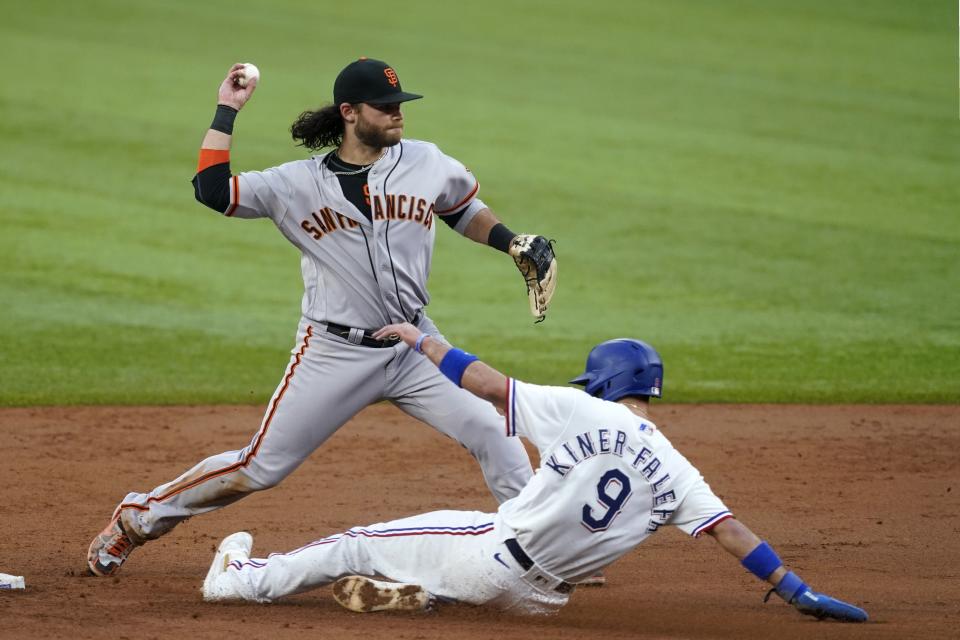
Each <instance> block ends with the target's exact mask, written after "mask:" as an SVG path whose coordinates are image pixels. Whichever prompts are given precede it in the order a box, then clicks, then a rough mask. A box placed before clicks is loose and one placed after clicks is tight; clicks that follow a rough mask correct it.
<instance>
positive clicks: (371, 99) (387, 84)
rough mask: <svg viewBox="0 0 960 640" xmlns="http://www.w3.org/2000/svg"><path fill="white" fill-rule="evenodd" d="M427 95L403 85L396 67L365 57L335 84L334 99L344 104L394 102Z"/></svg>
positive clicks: (356, 62) (335, 101) (349, 66)
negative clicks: (405, 88)
mask: <svg viewBox="0 0 960 640" xmlns="http://www.w3.org/2000/svg"><path fill="white" fill-rule="evenodd" d="M422 97H423V96H421V95H419V94H416V93H407V92H406V91H404V90H403V89H401V88H400V78H398V77H397V72H396V71H394V70H393V67H391V66H390V65H388V64H387V63H386V62H384V61H382V60H374V59H373V58H367V57H363V58H360V59H359V60H357V61H355V62H351V63H350V64H348V65H347V66H346V67H344V68H343V71H341V72H340V75H338V76H337V79H336V81H334V83H333V102H334V104H338V105H339V104H343V103H344V102H349V103H351V104H356V103H358V102H366V103H367V104H393V103H394V102H406V101H408V100H417V99H419V98H422Z"/></svg>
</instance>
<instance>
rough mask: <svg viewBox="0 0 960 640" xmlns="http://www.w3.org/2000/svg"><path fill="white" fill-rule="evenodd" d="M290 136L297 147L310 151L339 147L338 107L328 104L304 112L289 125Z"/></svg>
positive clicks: (339, 118)
mask: <svg viewBox="0 0 960 640" xmlns="http://www.w3.org/2000/svg"><path fill="white" fill-rule="evenodd" d="M290 135H292V136H293V139H294V140H296V141H297V144H298V145H299V146H301V147H306V148H307V149H310V150H312V151H317V150H319V149H323V148H324V147H339V146H340V143H342V142H343V118H342V117H341V116H340V107H338V106H337V105H335V104H328V105H326V106H324V107H320V108H319V109H317V110H316V111H304V112H303V113H301V114H300V115H299V116H297V119H296V120H295V121H294V123H293V124H292V125H290Z"/></svg>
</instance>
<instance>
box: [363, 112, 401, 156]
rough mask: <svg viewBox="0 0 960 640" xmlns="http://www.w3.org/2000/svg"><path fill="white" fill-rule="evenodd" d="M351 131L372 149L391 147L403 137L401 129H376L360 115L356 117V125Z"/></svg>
mask: <svg viewBox="0 0 960 640" xmlns="http://www.w3.org/2000/svg"><path fill="white" fill-rule="evenodd" d="M353 133H354V134H355V135H356V136H357V140H359V141H360V142H362V143H363V144H365V145H367V146H368V147H372V148H374V149H382V148H384V147H392V146H393V145H395V144H397V143H398V142H400V138H401V137H403V129H400V130H396V129H392V130H388V129H378V128H376V127H375V126H374V125H372V124H370V123H368V122H366V121H365V120H364V119H363V117H362V116H361V117H360V118H358V119H357V126H356V127H354V129H353Z"/></svg>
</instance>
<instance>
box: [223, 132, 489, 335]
mask: <svg viewBox="0 0 960 640" xmlns="http://www.w3.org/2000/svg"><path fill="white" fill-rule="evenodd" d="M323 157H324V156H317V157H314V158H311V159H309V160H299V161H296V162H289V163H287V164H284V165H281V166H279V167H276V168H273V169H268V170H267V171H250V172H245V173H241V174H240V175H238V176H234V178H233V180H232V184H231V199H230V202H231V204H230V207H229V208H228V209H227V211H226V215H228V216H236V217H242V218H259V217H269V218H270V219H271V220H273V222H274V224H276V225H277V227H278V228H279V229H280V231H281V232H282V233H283V235H284V236H286V238H287V239H288V240H289V241H290V242H291V243H292V244H293V245H294V246H296V247H297V248H298V249H300V251H301V252H302V253H303V257H302V259H301V269H302V271H303V285H304V294H303V315H304V316H305V317H307V318H310V319H311V320H315V321H319V322H324V321H326V322H335V323H337V324H341V325H345V326H349V327H362V328H367V329H377V328H380V327H382V326H384V325H386V324H390V323H391V322H401V321H404V320H406V321H409V320H412V319H413V318H414V316H415V314H416V313H417V311H419V310H420V309H421V308H423V307H424V306H425V305H426V304H427V303H428V302H429V301H430V296H429V295H428V294H427V276H428V275H429V273H430V262H431V259H432V257H433V241H434V235H435V233H436V225H435V216H442V215H447V214H452V213H456V212H459V211H462V210H464V209H466V211H465V213H464V215H463V216H462V217H461V219H460V221H459V222H458V224H457V227H456V230H457V231H459V232H460V233H463V230H464V229H465V228H466V227H467V225H468V224H469V223H470V221H471V220H472V219H473V217H474V216H475V215H476V214H477V212H479V211H480V210H481V209H483V208H484V206H485V205H484V204H483V202H481V201H480V199H479V198H477V191H478V190H479V184H478V183H477V180H476V179H475V178H474V177H473V174H472V173H470V172H469V171H468V170H467V169H466V168H465V167H464V166H463V165H462V164H461V163H460V162H458V161H457V160H454V159H453V158H451V157H449V156H447V155H444V154H443V153H442V152H441V151H440V149H438V148H437V146H436V145H434V144H431V143H429V142H421V141H418V140H403V141H401V142H400V144H398V145H395V146H393V147H389V148H388V149H387V152H386V155H385V156H384V157H383V158H381V159H380V160H379V161H378V162H377V163H376V164H374V166H373V167H372V168H371V169H370V172H369V174H368V177H367V184H368V186H369V198H370V209H371V212H372V214H373V216H372V217H373V220H372V221H369V220H367V218H366V217H365V216H364V215H363V214H362V213H361V212H360V211H359V210H358V209H357V208H356V207H355V206H354V205H353V204H352V203H350V201H349V200H347V198H346V197H345V196H344V194H343V190H342V189H341V188H340V183H339V181H338V180H337V176H336V174H334V172H332V171H331V170H330V169H329V168H328V167H327V166H326V164H325V163H324V162H323Z"/></svg>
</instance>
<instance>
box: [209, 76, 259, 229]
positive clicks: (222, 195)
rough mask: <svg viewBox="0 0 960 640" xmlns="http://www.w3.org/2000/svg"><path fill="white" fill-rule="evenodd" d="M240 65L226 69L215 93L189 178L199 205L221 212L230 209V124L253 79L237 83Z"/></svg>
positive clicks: (246, 97) (255, 82)
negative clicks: (210, 119) (214, 107)
mask: <svg viewBox="0 0 960 640" xmlns="http://www.w3.org/2000/svg"><path fill="white" fill-rule="evenodd" d="M243 69H244V67H243V65H242V64H240V63H237V64H235V65H233V66H232V67H230V71H229V72H228V73H227V77H226V78H224V79H223V82H221V83H220V89H219V90H218V91H217V112H216V114H215V115H214V118H213V123H212V124H211V125H210V128H209V129H208V130H207V133H206V135H204V137H203V142H202V143H201V144H200V158H199V160H198V161H197V174H196V175H195V176H194V177H193V190H194V196H195V197H196V198H197V200H198V201H199V202H202V203H203V204H205V205H207V206H208V207H210V208H211V209H214V210H216V211H219V212H220V213H223V212H225V211H226V210H227V208H228V207H229V206H230V177H231V176H230V145H231V143H232V141H233V121H234V119H235V118H236V117H237V113H238V112H239V111H240V109H242V108H243V105H245V104H246V103H247V101H248V100H249V99H250V96H252V95H253V91H254V89H256V88H257V78H255V77H254V78H251V79H250V81H249V82H248V83H247V85H246V86H245V87H241V86H240V85H239V83H238V81H239V79H240V76H241V75H242V74H243Z"/></svg>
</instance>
